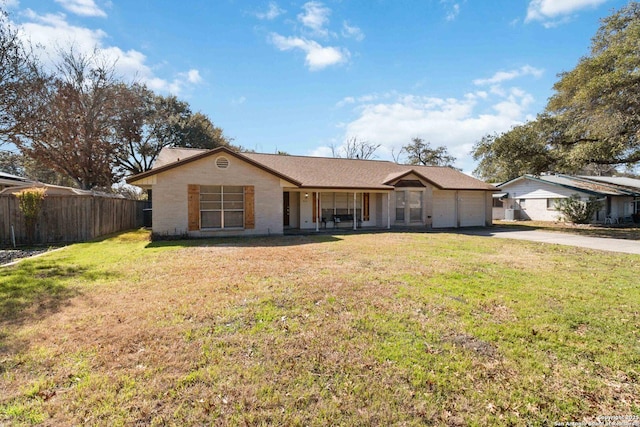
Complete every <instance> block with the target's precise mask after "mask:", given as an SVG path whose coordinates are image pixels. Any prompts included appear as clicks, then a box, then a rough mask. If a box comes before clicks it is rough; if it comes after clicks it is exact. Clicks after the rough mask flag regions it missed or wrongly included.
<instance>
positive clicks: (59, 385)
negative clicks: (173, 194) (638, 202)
mask: <svg viewBox="0 0 640 427" xmlns="http://www.w3.org/2000/svg"><path fill="white" fill-rule="evenodd" d="M638 261H640V257H638V256H634V255H623V254H612V253H603V252H597V251H590V250H584V249H577V248H570V247H564V246H554V245H542V244H536V243H528V242H519V241H505V240H503V239H488V238H482V237H472V236H463V235H456V234H444V233H434V234H430V233H417V234H413V233H399V234H394V233H388V234H369V235H364V234H363V235H340V236H306V237H305V236H295V237H293V236H290V237H276V238H264V239H263V238H255V239H235V240H232V239H224V240H217V241H216V240H208V241H180V242H154V243H149V242H148V234H147V233H145V232H142V231H138V232H134V233H125V234H121V235H119V236H115V237H113V238H110V239H106V240H103V241H100V242H95V243H87V244H80V245H73V246H71V247H69V248H67V249H65V250H62V251H58V252H55V253H52V254H49V255H47V256H44V257H42V258H37V259H34V260H31V261H24V262H22V263H20V264H18V265H17V266H15V267H11V268H7V269H2V270H0V292H1V294H2V296H3V299H2V304H4V305H3V308H6V309H3V310H2V311H1V313H2V314H1V315H0V328H1V329H0V331H1V332H2V334H1V335H0V336H1V339H2V341H1V343H2V347H1V349H0V425H1V424H3V423H7V424H10V425H31V424H39V423H44V424H47V425H69V424H71V425H78V424H89V425H133V424H136V423H137V424H142V425H193V424H197V425H202V424H217V425H239V424H240V425H244V424H248V425H274V424H276V425H425V424H426V425H553V423H555V422H578V421H585V422H586V421H593V420H595V417H597V416H605V415H631V414H635V415H640V397H639V396H640V393H639V392H640V386H639V384H640V370H639V369H638V366H640V336H639V335H638V331H639V330H640V312H639V311H638V307H640V292H639V290H638V285H637V283H638V279H637V264H638ZM5 297H6V298H5ZM5 301H6V302H5ZM43 304H44V305H43ZM41 307H44V308H41Z"/></svg>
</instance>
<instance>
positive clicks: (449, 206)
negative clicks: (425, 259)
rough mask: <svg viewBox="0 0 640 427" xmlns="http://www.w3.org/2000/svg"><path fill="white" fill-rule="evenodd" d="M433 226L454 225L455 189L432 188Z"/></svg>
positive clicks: (446, 226)
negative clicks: (441, 189)
mask: <svg viewBox="0 0 640 427" xmlns="http://www.w3.org/2000/svg"><path fill="white" fill-rule="evenodd" d="M431 220H432V223H431V224H432V227H433V228H448V227H455V226H456V222H457V221H456V193H455V191H440V190H433V212H432V214H431Z"/></svg>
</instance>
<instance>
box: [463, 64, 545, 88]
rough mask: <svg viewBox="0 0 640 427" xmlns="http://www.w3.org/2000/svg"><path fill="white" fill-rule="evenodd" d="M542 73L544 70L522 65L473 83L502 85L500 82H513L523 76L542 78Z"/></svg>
mask: <svg viewBox="0 0 640 427" xmlns="http://www.w3.org/2000/svg"><path fill="white" fill-rule="evenodd" d="M543 73H544V70H542V69H540V68H535V67H532V66H530V65H524V66H522V67H520V68H518V69H515V70H510V71H498V72H497V73H495V74H494V75H493V76H491V77H489V78H488V79H476V80H474V81H473V83H474V84H476V85H492V84H493V85H494V84H497V83H502V82H505V81H508V80H513V79H516V78H518V77H523V76H533V77H540V76H542V74H543Z"/></svg>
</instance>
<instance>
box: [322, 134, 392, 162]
mask: <svg viewBox="0 0 640 427" xmlns="http://www.w3.org/2000/svg"><path fill="white" fill-rule="evenodd" d="M378 148H380V144H372V143H370V142H368V141H363V140H359V139H358V137H356V136H354V137H351V138H348V139H347V140H346V141H345V143H344V144H343V145H342V146H340V147H338V148H336V147H335V145H331V154H332V156H333V157H338V158H341V157H344V158H347V159H362V160H367V159H373V158H375V152H376V150H377V149H378Z"/></svg>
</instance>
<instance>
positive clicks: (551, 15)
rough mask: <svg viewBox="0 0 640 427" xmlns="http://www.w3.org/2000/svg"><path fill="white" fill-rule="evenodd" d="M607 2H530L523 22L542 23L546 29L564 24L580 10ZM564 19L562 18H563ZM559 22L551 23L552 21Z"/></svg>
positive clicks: (603, 0) (596, 0) (576, 0)
mask: <svg viewBox="0 0 640 427" xmlns="http://www.w3.org/2000/svg"><path fill="white" fill-rule="evenodd" d="M606 1H607V0H531V2H530V3H529V7H528V8H527V17H526V18H525V22H529V21H543V22H545V26H546V27H551V26H555V25H559V24H560V23H563V22H566V21H567V20H568V17H567V16H566V15H571V14H573V13H575V12H577V11H579V10H581V9H586V8H594V7H597V6H599V5H601V4H602V3H604V2H606ZM563 17H564V18H563ZM557 18H560V19H559V20H556V21H552V20H553V19H557Z"/></svg>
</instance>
